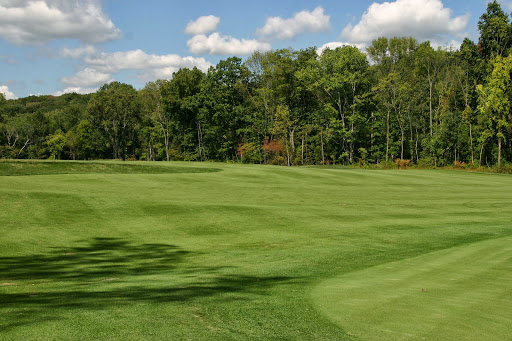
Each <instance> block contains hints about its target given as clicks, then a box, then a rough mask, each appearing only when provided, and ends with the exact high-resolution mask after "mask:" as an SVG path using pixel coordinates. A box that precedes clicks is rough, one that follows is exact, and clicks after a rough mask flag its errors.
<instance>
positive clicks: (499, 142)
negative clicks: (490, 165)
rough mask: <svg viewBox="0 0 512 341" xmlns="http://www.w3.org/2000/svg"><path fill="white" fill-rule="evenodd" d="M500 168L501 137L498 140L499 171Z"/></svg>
mask: <svg viewBox="0 0 512 341" xmlns="http://www.w3.org/2000/svg"><path fill="white" fill-rule="evenodd" d="M500 133H501V132H500ZM500 168H501V137H499V138H498V169H500Z"/></svg>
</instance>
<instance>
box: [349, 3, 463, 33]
mask: <svg viewBox="0 0 512 341" xmlns="http://www.w3.org/2000/svg"><path fill="white" fill-rule="evenodd" d="M451 15H452V10H451V9H449V8H445V7H444V5H443V3H442V1H441V0H397V1H394V2H384V3H382V4H378V3H376V2H374V3H373V4H372V5H371V6H370V7H369V8H368V10H367V11H366V12H365V13H364V14H363V16H362V17H361V20H360V21H359V23H357V24H356V25H355V26H352V25H351V24H349V25H348V26H346V27H345V28H344V29H343V32H342V35H343V36H344V37H345V38H346V39H347V40H348V41H350V42H356V43H368V42H371V41H372V40H373V39H376V38H378V37H382V36H385V37H394V36H404V35H406V36H412V37H414V38H416V39H418V40H433V39H436V38H437V39H438V38H439V37H441V36H443V35H454V36H457V37H462V36H464V35H465V33H464V30H465V29H466V27H467V24H468V21H469V14H466V15H463V16H459V17H455V18H452V17H451Z"/></svg>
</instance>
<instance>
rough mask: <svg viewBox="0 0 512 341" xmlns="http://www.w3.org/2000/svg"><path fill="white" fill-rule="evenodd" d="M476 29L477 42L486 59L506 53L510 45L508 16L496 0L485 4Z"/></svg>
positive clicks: (510, 33)
mask: <svg viewBox="0 0 512 341" xmlns="http://www.w3.org/2000/svg"><path fill="white" fill-rule="evenodd" d="M478 30H479V31H480V38H479V40H478V44H479V46H480V50H481V54H482V56H483V57H484V58H485V59H487V60H489V59H492V58H494V57H496V56H504V55H506V53H507V50H508V49H509V48H510V47H511V46H512V28H511V26H510V18H509V16H508V14H506V13H505V12H503V10H502V9H501V5H500V4H499V3H498V1H496V0H494V1H493V2H490V3H488V4H487V12H486V13H484V14H482V16H481V17H480V21H478Z"/></svg>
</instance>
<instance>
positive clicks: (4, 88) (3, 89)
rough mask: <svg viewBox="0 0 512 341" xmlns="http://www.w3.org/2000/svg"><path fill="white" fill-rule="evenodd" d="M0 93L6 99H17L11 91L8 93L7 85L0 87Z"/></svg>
mask: <svg viewBox="0 0 512 341" xmlns="http://www.w3.org/2000/svg"><path fill="white" fill-rule="evenodd" d="M0 93H2V94H4V95H5V98H6V99H16V98H18V97H16V95H14V94H13V93H12V92H11V91H9V87H8V86H7V85H0Z"/></svg>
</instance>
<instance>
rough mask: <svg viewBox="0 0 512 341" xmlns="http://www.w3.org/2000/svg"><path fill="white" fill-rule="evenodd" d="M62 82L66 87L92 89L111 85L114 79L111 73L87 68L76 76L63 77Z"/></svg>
mask: <svg viewBox="0 0 512 341" xmlns="http://www.w3.org/2000/svg"><path fill="white" fill-rule="evenodd" d="M60 81H61V82H62V83H64V84H66V85H70V86H75V87H92V86H94V85H101V84H105V83H110V82H111V81H112V78H111V76H110V74H109V73H103V72H98V71H96V70H94V69H91V68H86V69H84V70H82V71H80V72H78V73H77V74H76V75H74V76H71V77H63V78H61V80H60Z"/></svg>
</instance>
